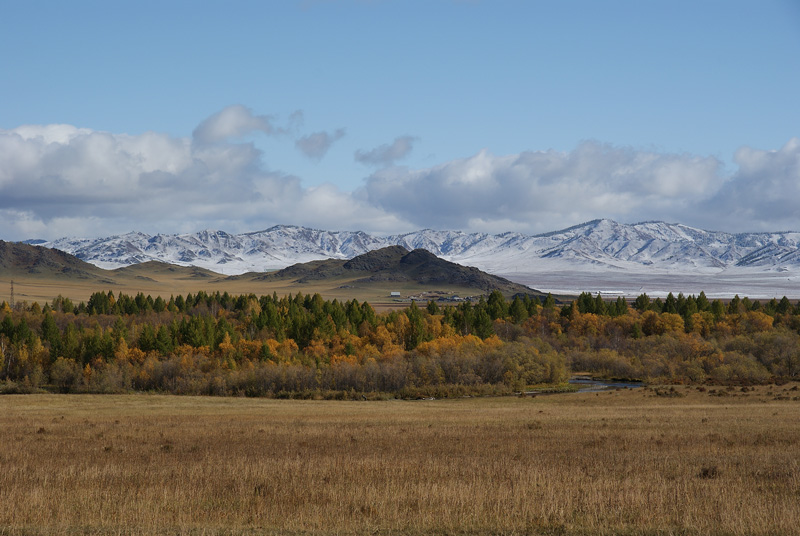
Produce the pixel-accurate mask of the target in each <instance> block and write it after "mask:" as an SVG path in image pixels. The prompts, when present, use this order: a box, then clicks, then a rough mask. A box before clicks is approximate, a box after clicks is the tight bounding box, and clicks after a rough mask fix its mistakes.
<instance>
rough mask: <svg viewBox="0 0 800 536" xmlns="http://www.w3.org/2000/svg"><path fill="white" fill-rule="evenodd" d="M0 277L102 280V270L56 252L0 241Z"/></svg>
mask: <svg viewBox="0 0 800 536" xmlns="http://www.w3.org/2000/svg"><path fill="white" fill-rule="evenodd" d="M0 273H2V274H3V275H4V276H6V277H9V276H34V277H53V276H57V277H61V278H78V279H103V278H106V277H108V274H107V273H106V271H105V270H101V269H100V268H98V267H96V266H94V265H93V264H89V263H88V262H84V261H82V260H80V259H79V258H77V257H75V256H73V255H70V254H69V253H64V252H63V251H59V250H57V249H49V248H44V247H41V246H29V245H27V244H20V243H17V242H4V241H2V240H0Z"/></svg>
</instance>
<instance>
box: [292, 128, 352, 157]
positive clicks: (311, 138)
mask: <svg viewBox="0 0 800 536" xmlns="http://www.w3.org/2000/svg"><path fill="white" fill-rule="evenodd" d="M344 135H345V130H344V129H343V128H340V129H338V130H336V131H335V132H333V133H332V134H329V133H327V132H315V133H313V134H309V135H308V136H303V137H302V138H300V139H298V140H297V141H296V142H295V147H297V149H299V150H300V152H302V153H303V154H304V155H305V156H306V157H308V158H310V159H311V160H314V161H316V162H319V161H320V160H322V158H323V157H324V156H325V155H326V154H327V152H328V149H330V148H331V145H333V144H334V143H335V142H337V141H339V140H340V139H342V138H343V137H344Z"/></svg>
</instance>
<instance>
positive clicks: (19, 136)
mask: <svg viewBox="0 0 800 536" xmlns="http://www.w3.org/2000/svg"><path fill="white" fill-rule="evenodd" d="M231 110H232V108H226V109H225V110H223V112H220V113H218V114H215V115H214V116H212V117H211V118H209V119H208V120H206V121H204V122H203V123H201V125H200V126H198V128H197V129H196V130H195V134H194V135H193V137H192V138H175V137H170V136H168V135H165V134H159V133H154V132H147V133H145V134H141V135H137V136H129V135H125V134H113V133H109V132H98V131H93V130H90V129H80V128H75V127H73V126H69V125H45V126H36V125H26V126H22V127H19V128H16V129H12V130H0V225H2V226H3V227H2V228H3V230H4V231H5V232H4V233H3V235H4V236H3V237H2V238H4V239H12V240H20V239H26V238H45V239H53V238H59V237H62V236H86V235H89V236H91V235H95V236H96V235H108V234H117V233H124V232H128V231H131V230H141V231H144V232H151V233H155V232H165V233H168V232H183V231H190V230H197V229H200V228H207V227H220V228H224V229H226V230H231V231H234V232H236V231H248V230H253V229H258V228H262V227H263V226H268V225H272V224H275V223H294V224H306V223H307V222H312V221H313V222H314V223H315V224H316V225H319V226H323V227H329V228H346V227H347V224H348V220H347V219H346V218H343V217H342V216H343V215H347V214H350V215H351V218H350V219H351V220H353V221H361V222H362V223H368V220H367V219H366V218H374V219H375V221H376V222H378V221H383V222H385V223H386V224H387V225H388V224H389V223H388V222H391V223H393V224H398V223H399V222H398V220H397V219H396V218H393V217H391V216H387V215H386V214H384V213H380V214H379V213H378V212H379V211H378V210H376V209H374V208H373V207H370V206H365V205H364V203H363V201H361V200H358V199H356V198H355V197H353V196H352V195H350V194H349V193H346V192H341V191H339V190H338V189H337V188H336V187H335V186H332V185H327V186H324V187H318V188H316V189H309V188H304V187H303V185H302V182H301V180H300V178H298V177H295V176H293V175H291V174H288V173H283V172H277V171H269V170H267V169H266V168H265V166H264V165H263V163H262V159H263V154H262V152H261V151H260V150H258V149H257V148H256V147H255V146H254V145H253V144H252V143H234V142H231V141H229V140H228V138H229V137H231V136H233V137H236V136H239V135H242V134H243V133H245V132H247V130H248V128H250V127H249V126H246V125H250V126H252V125H258V124H261V125H262V126H263V122H260V121H249V120H247V121H245V120H240V119H242V118H244V119H247V118H248V117H251V118H252V117H253V116H252V115H251V114H246V115H245V116H242V115H241V114H239V112H237V111H236V110H234V111H233V112H231ZM231 117H233V119H231ZM212 142H213V143H212ZM326 200H327V202H328V203H327V204H326V202H325V201H326ZM355 214H358V215H359V218H361V219H360V220H356V219H355V218H354V217H353V215H355ZM386 230H389V229H388V228H387V229H386Z"/></svg>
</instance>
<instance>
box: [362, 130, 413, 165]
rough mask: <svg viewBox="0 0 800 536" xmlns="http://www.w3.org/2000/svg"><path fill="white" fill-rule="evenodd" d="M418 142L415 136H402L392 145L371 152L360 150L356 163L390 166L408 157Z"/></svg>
mask: <svg viewBox="0 0 800 536" xmlns="http://www.w3.org/2000/svg"><path fill="white" fill-rule="evenodd" d="M416 140H417V139H416V138H414V137H413V136H401V137H399V138H395V140H394V141H393V142H392V143H391V144H384V145H380V146H378V147H375V148H374V149H371V150H369V151H361V150H358V151H356V152H355V155H354V157H355V159H356V161H358V162H361V163H362V164H366V165H368V166H390V165H392V164H394V163H395V162H396V161H397V160H401V159H403V158H405V157H406V156H408V154H409V153H410V152H411V150H412V149H413V148H414V142H415V141H416Z"/></svg>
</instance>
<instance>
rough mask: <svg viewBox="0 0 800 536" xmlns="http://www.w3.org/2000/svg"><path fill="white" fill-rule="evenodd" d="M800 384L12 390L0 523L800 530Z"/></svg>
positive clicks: (6, 407) (2, 454)
mask: <svg viewBox="0 0 800 536" xmlns="http://www.w3.org/2000/svg"><path fill="white" fill-rule="evenodd" d="M797 395H798V387H797V383H786V384H783V385H780V386H778V385H763V386H757V387H744V388H741V387H735V388H734V387H718V388H706V387H696V386H673V387H663V388H645V389H632V390H622V391H610V392H605V393H581V394H574V393H571V394H557V395H546V396H545V395H539V396H537V397H486V398H462V399H453V400H419V401H400V400H393V401H385V402H342V401H338V402H336V401H302V400H269V399H261V398H238V397H189V396H186V397H180V396H167V395H152V394H128V395H52V394H34V395H6V396H2V397H0V430H2V434H0V534H64V535H66V534H98V535H99V534H208V535H216V534H230V535H239V534H243V535H244V534H314V535H316V534H319V535H330V534H590V535H592V534H596V535H603V534H628V535H638V534H642V535H656V534H658V535H662V534H663V535H667V534H687V535H693V534H709V535H716V534H720V535H722V534H725V535H739V534H741V535H745V534H747V535H768V534H770V535H771V534H800V397H798V396H797Z"/></svg>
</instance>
